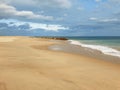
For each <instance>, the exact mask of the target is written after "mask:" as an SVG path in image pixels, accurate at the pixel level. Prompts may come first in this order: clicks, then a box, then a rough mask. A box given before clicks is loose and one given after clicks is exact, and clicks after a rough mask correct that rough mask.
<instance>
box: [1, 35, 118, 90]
mask: <svg viewBox="0 0 120 90" xmlns="http://www.w3.org/2000/svg"><path fill="white" fill-rule="evenodd" d="M53 44H59V42H55V41H53V40H49V39H38V38H30V37H0V90H120V65H119V64H114V63H110V62H106V61H101V60H97V59H94V58H90V57H85V56H82V55H77V54H71V53H65V52H57V51H50V50H48V49H47V47H48V46H50V45H53Z"/></svg>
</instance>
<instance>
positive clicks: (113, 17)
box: [0, 0, 120, 36]
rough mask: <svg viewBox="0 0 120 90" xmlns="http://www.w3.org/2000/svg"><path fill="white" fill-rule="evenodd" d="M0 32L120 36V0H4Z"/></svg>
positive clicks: (1, 2) (1, 0)
mask: <svg viewBox="0 0 120 90" xmlns="http://www.w3.org/2000/svg"><path fill="white" fill-rule="evenodd" d="M0 35H19V36H21V35H22V36H120V0H0Z"/></svg>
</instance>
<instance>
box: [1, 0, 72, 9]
mask: <svg viewBox="0 0 120 90" xmlns="http://www.w3.org/2000/svg"><path fill="white" fill-rule="evenodd" d="M1 1H3V2H5V3H9V4H17V5H24V6H26V5H27V6H35V7H58V8H70V7H71V2H70V0H1Z"/></svg>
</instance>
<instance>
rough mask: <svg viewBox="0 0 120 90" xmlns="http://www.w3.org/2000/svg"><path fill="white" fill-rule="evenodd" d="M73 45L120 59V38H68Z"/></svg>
mask: <svg viewBox="0 0 120 90" xmlns="http://www.w3.org/2000/svg"><path fill="white" fill-rule="evenodd" d="M67 38H68V39H69V41H70V43H71V44H75V45H80V46H82V47H86V48H90V49H93V50H98V51H100V52H102V53H103V54H106V55H111V56H115V57H119V58H120V37H119V36H118V37H67Z"/></svg>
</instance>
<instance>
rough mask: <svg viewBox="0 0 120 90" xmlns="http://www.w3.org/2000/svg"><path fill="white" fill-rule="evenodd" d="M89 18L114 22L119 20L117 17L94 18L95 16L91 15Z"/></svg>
mask: <svg viewBox="0 0 120 90" xmlns="http://www.w3.org/2000/svg"><path fill="white" fill-rule="evenodd" d="M89 20H92V21H97V22H115V21H119V19H117V18H95V17H91V18H89Z"/></svg>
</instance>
